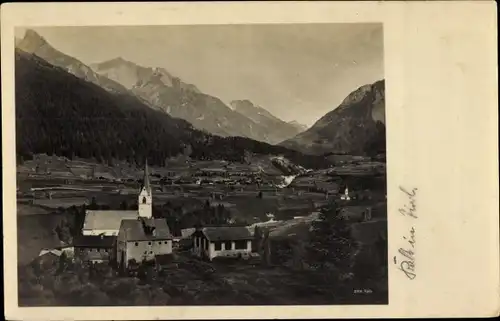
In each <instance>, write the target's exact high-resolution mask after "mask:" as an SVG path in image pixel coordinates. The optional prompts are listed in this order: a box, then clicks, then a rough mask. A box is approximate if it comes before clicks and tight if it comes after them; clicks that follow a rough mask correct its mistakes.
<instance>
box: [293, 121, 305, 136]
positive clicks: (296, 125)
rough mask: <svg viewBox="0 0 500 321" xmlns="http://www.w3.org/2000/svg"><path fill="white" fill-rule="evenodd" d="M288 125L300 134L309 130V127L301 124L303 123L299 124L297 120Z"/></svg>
mask: <svg viewBox="0 0 500 321" xmlns="http://www.w3.org/2000/svg"><path fill="white" fill-rule="evenodd" d="M288 124H289V125H291V126H293V127H295V128H296V129H297V131H298V132H299V133H301V132H303V131H306V130H307V126H306V125H304V124H301V123H299V122H298V121H296V120H292V121H289V122H288Z"/></svg>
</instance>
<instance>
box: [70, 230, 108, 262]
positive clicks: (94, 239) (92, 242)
mask: <svg viewBox="0 0 500 321" xmlns="http://www.w3.org/2000/svg"><path fill="white" fill-rule="evenodd" d="M115 243H116V236H106V235H80V236H77V237H75V238H74V239H73V247H74V253H75V257H78V258H80V259H81V260H83V261H86V260H89V259H91V260H94V259H93V258H94V257H95V256H89V255H88V254H89V253H91V252H92V253H100V255H99V256H100V257H101V259H100V261H101V262H102V261H110V260H112V259H113V258H114V257H115V249H114V247H115Z"/></svg>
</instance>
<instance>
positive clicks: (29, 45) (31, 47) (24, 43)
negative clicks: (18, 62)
mask: <svg viewBox="0 0 500 321" xmlns="http://www.w3.org/2000/svg"><path fill="white" fill-rule="evenodd" d="M45 45H48V43H47V40H45V38H44V37H42V36H40V35H39V34H38V33H37V32H36V31H35V30H32V29H28V30H26V33H25V34H24V37H23V39H21V41H19V43H18V44H17V46H18V48H20V49H22V50H23V51H26V52H29V53H33V52H35V51H36V50H38V49H39V48H40V47H43V46H45Z"/></svg>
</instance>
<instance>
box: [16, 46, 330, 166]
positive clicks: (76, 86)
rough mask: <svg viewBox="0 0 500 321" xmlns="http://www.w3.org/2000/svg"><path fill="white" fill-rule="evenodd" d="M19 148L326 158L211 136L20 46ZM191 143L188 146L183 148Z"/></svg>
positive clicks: (127, 155) (154, 159)
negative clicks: (104, 87) (47, 60)
mask: <svg viewBox="0 0 500 321" xmlns="http://www.w3.org/2000/svg"><path fill="white" fill-rule="evenodd" d="M15 59H16V62H15V68H16V69H15V89H16V91H15V95H16V108H15V112H16V151H17V156H18V157H20V159H29V158H31V157H32V155H33V154H38V153H47V154H49V155H52V154H55V155H60V156H66V157H69V158H71V157H73V156H78V157H82V158H92V157H93V158H96V159H98V160H100V161H108V162H110V161H112V160H113V159H122V160H127V161H129V162H136V163H139V164H140V163H142V162H143V161H144V159H145V157H147V158H148V161H149V162H150V163H151V164H152V165H160V166H162V165H164V164H165V161H166V159H167V158H168V157H171V156H177V155H178V154H179V153H181V152H183V151H185V150H187V149H190V150H191V153H190V154H191V155H190V156H191V157H192V158H194V159H226V160H229V161H244V159H245V154H246V153H247V152H252V153H255V154H259V155H283V156H284V157H286V158H288V159H290V160H291V161H293V162H294V163H297V164H300V165H302V166H304V167H308V168H318V167H326V166H329V162H328V161H327V160H326V159H325V158H324V157H314V156H308V155H303V154H301V153H299V152H297V151H293V150H289V149H286V148H284V147H280V146H273V145H269V144H266V143H262V142H257V141H254V140H251V139H247V138H241V137H228V138H223V137H219V136H213V135H210V134H207V133H205V132H202V131H199V130H196V129H194V128H193V127H192V126H191V124H189V123H188V122H186V121H184V120H181V119H176V118H172V117H170V116H169V115H168V114H166V113H163V112H159V111H155V110H153V109H151V108H149V107H147V106H145V105H144V104H143V103H142V102H141V101H140V100H139V99H138V98H137V97H135V96H131V95H128V94H120V93H111V92H109V91H106V90H105V89H103V88H101V87H100V86H98V85H96V84H94V83H91V82H87V81H85V80H83V79H81V78H79V77H76V76H74V75H72V74H70V73H68V72H67V71H65V70H64V69H62V68H60V67H56V66H53V65H51V64H49V63H48V62H46V61H45V60H43V59H41V58H40V57H38V56H36V55H31V54H29V53H26V52H24V51H22V50H17V49H16V53H15ZM188 146H189V147H190V148H186V147H188Z"/></svg>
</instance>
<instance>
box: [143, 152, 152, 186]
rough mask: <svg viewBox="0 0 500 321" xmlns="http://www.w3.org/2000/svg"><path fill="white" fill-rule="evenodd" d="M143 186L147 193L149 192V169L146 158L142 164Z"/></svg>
mask: <svg viewBox="0 0 500 321" xmlns="http://www.w3.org/2000/svg"><path fill="white" fill-rule="evenodd" d="M142 184H143V187H144V189H146V191H147V192H148V193H151V185H150V184H149V170H148V159H147V158H146V162H145V165H144V179H143V183H142Z"/></svg>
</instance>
